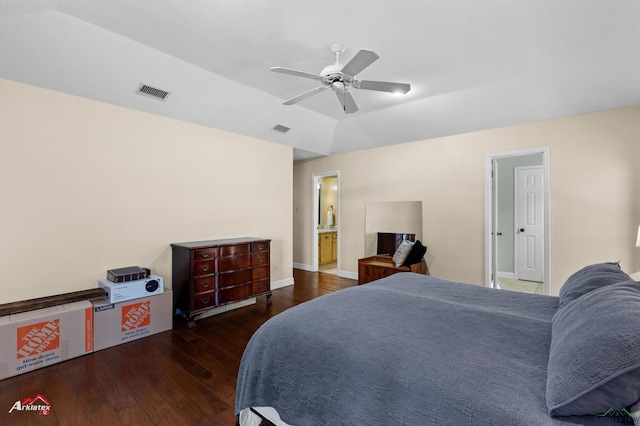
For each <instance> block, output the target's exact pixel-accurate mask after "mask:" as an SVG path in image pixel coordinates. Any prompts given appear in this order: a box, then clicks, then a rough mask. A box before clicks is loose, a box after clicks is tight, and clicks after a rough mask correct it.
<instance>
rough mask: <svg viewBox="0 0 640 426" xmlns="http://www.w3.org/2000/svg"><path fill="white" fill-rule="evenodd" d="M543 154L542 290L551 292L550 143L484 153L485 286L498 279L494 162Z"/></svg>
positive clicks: (547, 292)
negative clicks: (548, 144)
mask: <svg viewBox="0 0 640 426" xmlns="http://www.w3.org/2000/svg"><path fill="white" fill-rule="evenodd" d="M540 153H541V154H542V168H543V178H544V193H543V195H542V197H543V200H544V201H543V202H544V213H543V216H544V242H543V247H544V248H543V249H544V283H543V293H544V294H549V288H550V277H551V273H550V271H551V250H550V246H551V244H550V241H551V239H550V238H549V237H550V235H551V222H550V220H549V219H550V213H549V212H550V211H551V205H550V203H549V201H550V196H549V188H550V184H549V182H550V167H549V157H550V149H549V147H548V146H544V147H537V148H526V149H520V150H514V151H501V152H492V153H487V154H485V178H484V182H485V189H484V206H485V214H484V219H485V220H484V242H485V244H484V285H485V287H493V281H494V277H496V279H497V272H498V271H496V270H495V263H496V262H495V261H496V259H495V258H496V255H495V254H494V249H495V247H496V244H497V243H496V238H497V235H496V232H497V230H496V232H494V226H495V216H496V211H495V206H494V193H493V192H494V188H493V163H494V160H497V159H500V158H508V157H522V156H525V155H531V154H540Z"/></svg>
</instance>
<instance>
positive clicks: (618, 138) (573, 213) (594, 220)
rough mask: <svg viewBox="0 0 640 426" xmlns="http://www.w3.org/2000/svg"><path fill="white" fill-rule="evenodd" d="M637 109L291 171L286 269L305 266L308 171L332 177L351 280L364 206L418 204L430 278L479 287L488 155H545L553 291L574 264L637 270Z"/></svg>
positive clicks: (351, 156) (317, 162)
mask: <svg viewBox="0 0 640 426" xmlns="http://www.w3.org/2000/svg"><path fill="white" fill-rule="evenodd" d="M639 135H640V107H633V108H625V109H618V110H612V111H605V112H601V113H594V114H587V115H580V116H574V117H568V118H563V119H557V120H549V121H544V122H538V123H532V124H526V125H519V126H513V127H507V128H501V129H493V130H486V131H481V132H474V133H469V134H464V135H457V136H451V137H443V138H438V139H432V140H427V141H419V142H413V143H407V144H401V145H394V146H389V147H384V148H377V149H371V150H366V151H360V152H353V153H347V154H341V155H334V156H329V157H324V158H319V159H313V160H303V161H299V162H296V163H295V164H294V170H293V175H294V190H293V194H294V202H293V208H294V243H293V248H294V259H293V260H294V262H295V263H296V264H301V265H310V264H311V228H310V227H309V226H307V223H310V222H311V221H310V220H309V219H308V218H309V217H311V214H312V212H311V208H312V199H311V198H312V194H311V179H312V174H313V173H321V172H324V171H339V172H340V208H341V214H340V218H341V226H340V250H339V253H340V257H341V259H340V265H341V271H340V272H341V273H342V274H343V275H346V276H354V275H355V274H357V259H358V258H359V257H362V256H363V255H364V240H365V238H364V228H365V226H364V219H365V203H367V202H370V201H414V200H421V201H422V203H423V204H422V212H423V213H422V215H423V228H422V236H423V242H424V244H425V245H427V246H428V256H427V260H428V261H429V268H430V270H431V273H432V275H435V276H439V277H442V278H446V279H451V280H455V281H462V282H470V283H483V281H484V159H485V155H486V154H487V153H492V152H499V151H511V150H518V149H525V148H532V147H543V146H548V147H549V149H550V199H551V201H550V209H551V219H550V232H551V241H550V247H551V249H550V251H551V294H557V293H558V290H559V288H560V286H561V285H562V284H563V282H564V280H565V279H566V278H567V277H568V276H569V275H570V274H571V273H572V272H574V271H575V270H577V269H579V268H580V267H582V266H584V265H586V264H589V263H593V262H600V261H609V260H621V261H622V266H623V268H624V269H625V270H626V271H628V272H633V271H635V269H636V268H640V255H639V253H638V251H640V249H636V248H635V247H633V246H634V243H635V230H636V229H637V227H638V224H640V171H639V169H640V168H639V167H638V165H639V164H640V140H639V139H638V138H639Z"/></svg>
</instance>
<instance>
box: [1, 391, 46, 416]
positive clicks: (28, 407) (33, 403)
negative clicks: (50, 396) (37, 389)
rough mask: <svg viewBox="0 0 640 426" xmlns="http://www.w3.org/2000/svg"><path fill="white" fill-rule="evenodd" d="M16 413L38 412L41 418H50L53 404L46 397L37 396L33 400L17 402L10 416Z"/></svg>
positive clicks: (26, 399)
mask: <svg viewBox="0 0 640 426" xmlns="http://www.w3.org/2000/svg"><path fill="white" fill-rule="evenodd" d="M14 411H37V412H38V414H40V415H41V416H48V415H49V414H50V413H51V403H50V402H49V401H48V400H47V399H46V398H45V397H44V396H42V395H40V394H37V395H36V396H34V397H33V398H25V399H24V400H22V401H16V402H15V403H14V404H13V407H11V410H9V414H11V413H13V412H14Z"/></svg>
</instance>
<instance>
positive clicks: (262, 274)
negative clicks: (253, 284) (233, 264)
mask: <svg viewBox="0 0 640 426" xmlns="http://www.w3.org/2000/svg"><path fill="white" fill-rule="evenodd" d="M267 278H269V267H268V266H261V267H259V268H253V269H252V270H251V279H253V280H254V281H256V280H264V279H267Z"/></svg>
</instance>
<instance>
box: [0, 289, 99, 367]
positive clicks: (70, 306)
mask: <svg viewBox="0 0 640 426" xmlns="http://www.w3.org/2000/svg"><path fill="white" fill-rule="evenodd" d="M0 342H2V346H0V379H5V378H7V377H12V376H16V375H18V374H22V373H26V372H27V371H32V370H36V369H38V368H42V367H47V366H49V365H52V364H57V363H59V362H61V361H64V360H67V359H70V358H75V357H78V356H80V355H84V354H88V353H91V352H93V309H92V305H91V302H89V301H87V300H83V301H80V302H73V303H67V304H64V305H58V306H53V307H51V308H44V309H37V310H34V311H28V312H21V313H19V314H13V315H5V316H3V317H0Z"/></svg>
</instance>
